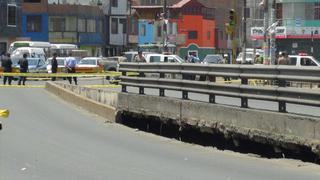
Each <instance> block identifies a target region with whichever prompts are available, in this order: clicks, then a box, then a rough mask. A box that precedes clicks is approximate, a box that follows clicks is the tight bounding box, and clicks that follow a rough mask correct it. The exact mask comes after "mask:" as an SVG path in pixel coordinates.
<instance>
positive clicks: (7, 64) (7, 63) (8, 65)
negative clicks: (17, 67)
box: [2, 53, 12, 85]
mask: <svg viewBox="0 0 320 180" xmlns="http://www.w3.org/2000/svg"><path fill="white" fill-rule="evenodd" d="M2 67H3V72H5V73H11V72H12V61H11V58H10V54H9V53H7V54H6V56H5V57H4V58H3V59H2ZM7 80H8V84H9V85H11V81H12V76H4V77H3V84H4V85H5V84H6V83H7Z"/></svg>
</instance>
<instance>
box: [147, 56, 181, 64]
mask: <svg viewBox="0 0 320 180" xmlns="http://www.w3.org/2000/svg"><path fill="white" fill-rule="evenodd" d="M145 59H146V61H147V63H160V62H162V63H184V62H185V61H184V60H183V59H182V58H181V57H179V56H178V55H174V54H146V55H145Z"/></svg>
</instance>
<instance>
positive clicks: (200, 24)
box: [170, 0, 216, 59]
mask: <svg viewBox="0 0 320 180" xmlns="http://www.w3.org/2000/svg"><path fill="white" fill-rule="evenodd" d="M214 12H215V11H214V9H213V8H208V7H206V6H204V5H203V4H202V3H200V2H199V1H198V0H182V1H180V2H178V3H176V4H173V5H172V6H170V15H171V16H170V17H171V19H170V21H173V22H176V23H177V26H178V28H177V29H178V36H177V37H178V38H180V40H178V41H180V42H181V41H183V43H179V44H180V45H178V50H179V54H180V56H182V57H185V56H187V55H188V54H191V53H193V54H197V55H198V57H199V58H200V59H203V58H204V57H205V56H206V55H207V54H213V53H215V47H216V44H215V43H216V41H215V37H216V36H215V29H216V24H215V19H214ZM181 37H183V40H181Z"/></svg>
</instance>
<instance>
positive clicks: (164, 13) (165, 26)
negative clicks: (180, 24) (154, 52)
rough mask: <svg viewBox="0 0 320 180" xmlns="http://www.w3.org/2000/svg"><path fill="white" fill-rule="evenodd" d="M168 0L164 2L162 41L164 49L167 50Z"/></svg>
mask: <svg viewBox="0 0 320 180" xmlns="http://www.w3.org/2000/svg"><path fill="white" fill-rule="evenodd" d="M167 22H168V20H167V0H164V2H163V41H162V51H163V52H164V51H166V49H167V48H166V47H167V36H168V32H167Z"/></svg>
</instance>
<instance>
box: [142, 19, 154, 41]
mask: <svg viewBox="0 0 320 180" xmlns="http://www.w3.org/2000/svg"><path fill="white" fill-rule="evenodd" d="M138 23H139V28H138V29H139V36H138V43H139V45H143V44H152V43H155V42H154V41H155V39H154V33H153V32H154V25H153V24H152V23H149V21H148V20H144V19H140V20H139V22H138Z"/></svg>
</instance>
